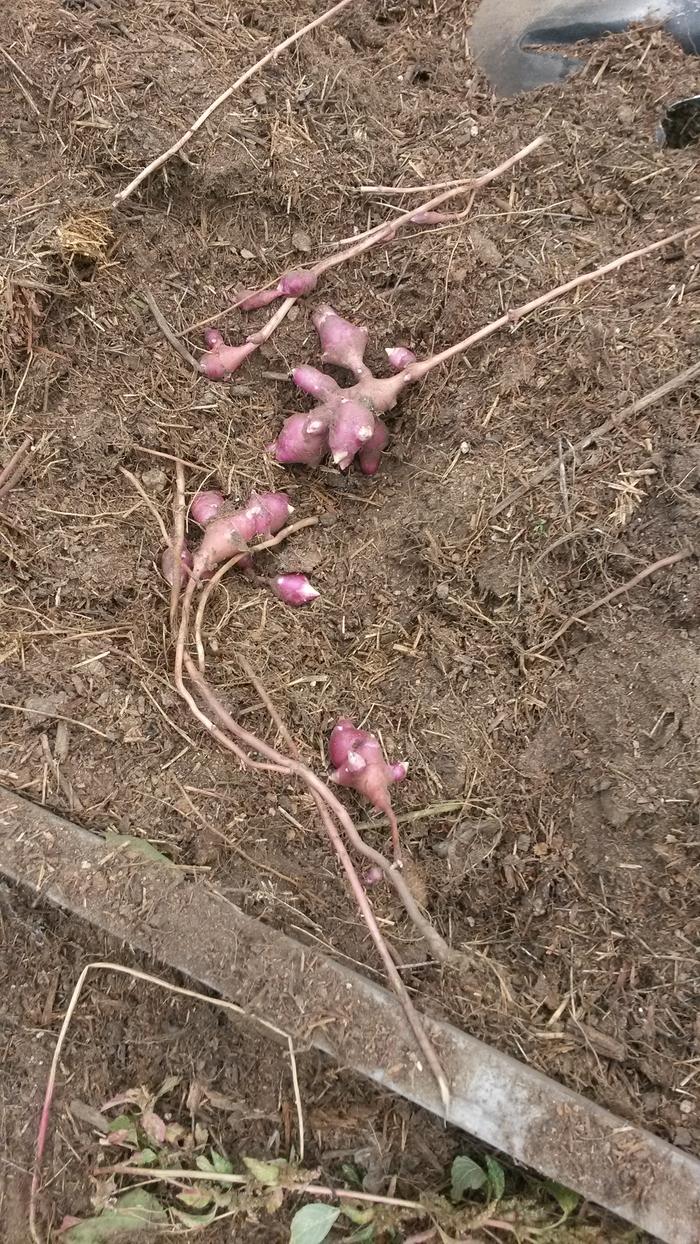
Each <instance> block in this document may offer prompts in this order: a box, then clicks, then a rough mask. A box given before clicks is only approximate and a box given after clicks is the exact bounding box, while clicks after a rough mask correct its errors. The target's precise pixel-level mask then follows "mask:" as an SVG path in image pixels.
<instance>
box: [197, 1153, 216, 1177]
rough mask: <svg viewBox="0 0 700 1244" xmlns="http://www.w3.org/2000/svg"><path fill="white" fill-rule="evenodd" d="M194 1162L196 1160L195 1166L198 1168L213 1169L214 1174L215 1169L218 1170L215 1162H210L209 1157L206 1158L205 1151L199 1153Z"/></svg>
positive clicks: (202, 1169)
mask: <svg viewBox="0 0 700 1244" xmlns="http://www.w3.org/2000/svg"><path fill="white" fill-rule="evenodd" d="M194 1162H195V1166H196V1167H197V1170H200V1171H211V1173H212V1174H214V1171H215V1170H216V1167H215V1166H214V1163H213V1162H210V1161H209V1158H205V1156H204V1154H203V1153H198V1154H197V1156H196V1158H195V1160H194Z"/></svg>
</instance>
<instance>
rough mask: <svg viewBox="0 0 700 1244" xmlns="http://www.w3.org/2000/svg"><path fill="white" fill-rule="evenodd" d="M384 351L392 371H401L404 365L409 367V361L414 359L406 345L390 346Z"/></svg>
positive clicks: (412, 361) (413, 361) (411, 361)
mask: <svg viewBox="0 0 700 1244" xmlns="http://www.w3.org/2000/svg"><path fill="white" fill-rule="evenodd" d="M384 353H385V354H386V357H387V359H388V361H389V366H390V368H391V370H392V371H403V369H404V367H410V365H411V363H415V361H416V356H415V354H414V353H413V350H409V349H408V346H392V348H391V349H390V350H385V351H384Z"/></svg>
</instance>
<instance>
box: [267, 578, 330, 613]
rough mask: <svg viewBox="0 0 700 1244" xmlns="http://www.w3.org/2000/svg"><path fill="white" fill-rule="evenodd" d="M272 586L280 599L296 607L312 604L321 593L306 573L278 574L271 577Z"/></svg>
mask: <svg viewBox="0 0 700 1244" xmlns="http://www.w3.org/2000/svg"><path fill="white" fill-rule="evenodd" d="M270 588H271V589H272V591H273V592H274V594H275V596H276V597H277V598H278V599H279V600H281V601H284V603H285V605H292V606H293V607H294V608H297V607H298V606H300V605H310V604H311V602H312V601H314V600H318V598H319V596H320V594H321V593H320V592H317V591H316V588H315V587H312V585H311V584H310V583H309V580H308V579H307V577H306V575H305V574H278V575H276V577H275V578H274V579H270Z"/></svg>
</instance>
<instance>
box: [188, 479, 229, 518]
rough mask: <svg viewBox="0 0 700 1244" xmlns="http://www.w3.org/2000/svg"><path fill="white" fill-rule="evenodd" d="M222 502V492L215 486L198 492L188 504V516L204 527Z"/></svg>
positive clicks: (216, 512)
mask: <svg viewBox="0 0 700 1244" xmlns="http://www.w3.org/2000/svg"><path fill="white" fill-rule="evenodd" d="M223 504H224V494H223V493H222V492H219V491H218V490H217V489H215V488H210V489H208V490H207V491H206V492H198V493H197V496H196V497H195V498H194V501H193V502H192V504H191V506H190V518H191V519H193V521H194V522H195V523H197V524H198V525H199V526H200V527H206V525H207V523H210V522H211V520H212V518H215V517H216V515H217V514H218V512H219V510H220V509H221V507H222V505H223Z"/></svg>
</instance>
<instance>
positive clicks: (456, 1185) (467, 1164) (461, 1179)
mask: <svg viewBox="0 0 700 1244" xmlns="http://www.w3.org/2000/svg"><path fill="white" fill-rule="evenodd" d="M485 1183H486V1173H485V1171H482V1169H481V1167H480V1166H478V1165H477V1163H476V1162H474V1161H472V1159H471V1158H468V1157H467V1156H466V1154H460V1156H459V1157H457V1158H455V1160H454V1162H453V1163H452V1193H451V1195H452V1200H453V1201H461V1199H462V1197H463V1196H464V1194H465V1192H476V1190H477V1189H478V1188H483V1186H484V1184H485Z"/></svg>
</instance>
